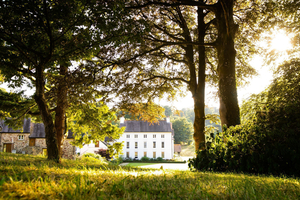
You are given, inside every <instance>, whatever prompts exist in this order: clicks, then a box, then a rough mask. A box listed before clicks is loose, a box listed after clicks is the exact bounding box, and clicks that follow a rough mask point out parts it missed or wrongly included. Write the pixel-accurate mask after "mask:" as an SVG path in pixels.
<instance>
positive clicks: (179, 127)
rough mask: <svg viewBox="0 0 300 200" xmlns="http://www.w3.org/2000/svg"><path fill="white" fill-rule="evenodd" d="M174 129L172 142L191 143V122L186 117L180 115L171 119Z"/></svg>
mask: <svg viewBox="0 0 300 200" xmlns="http://www.w3.org/2000/svg"><path fill="white" fill-rule="evenodd" d="M172 128H173V129H174V143H175V144H180V143H191V142H192V134H193V124H192V123H191V122H189V121H187V119H186V118H184V117H180V118H177V119H175V120H174V121H172Z"/></svg>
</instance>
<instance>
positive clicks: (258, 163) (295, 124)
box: [189, 60, 300, 176]
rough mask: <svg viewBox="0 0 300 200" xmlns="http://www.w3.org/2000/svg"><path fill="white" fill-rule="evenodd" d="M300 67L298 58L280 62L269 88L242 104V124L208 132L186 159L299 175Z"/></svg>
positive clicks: (217, 167)
mask: <svg viewBox="0 0 300 200" xmlns="http://www.w3.org/2000/svg"><path fill="white" fill-rule="evenodd" d="M299 71H300V62H299V61H293V60H292V61H290V62H288V63H285V64H284V65H282V66H280V67H279V69H278V71H277V74H278V75H279V76H278V77H277V78H276V79H274V81H273V82H272V84H271V85H270V86H269V88H268V89H267V90H266V91H264V92H262V93H260V94H258V95H252V96H251V98H250V99H249V100H248V102H246V103H244V104H243V106H242V109H241V111H242V119H243V121H244V124H243V125H239V126H235V127H230V128H228V129H226V130H224V131H223V132H222V133H220V134H218V135H217V136H216V137H215V138H213V137H211V138H210V140H208V141H210V142H207V145H206V148H205V149H204V150H202V151H199V152H198V153H197V157H196V158H195V159H190V160H189V166H190V167H191V168H195V169H197V170H210V171H237V172H247V173H263V174H274V175H279V174H285V175H295V176H300V145H299V143H300V137H299V135H300V92H299V91H300V84H299V82H300V76H299ZM247 120H248V122H247Z"/></svg>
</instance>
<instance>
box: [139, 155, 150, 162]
mask: <svg viewBox="0 0 300 200" xmlns="http://www.w3.org/2000/svg"><path fill="white" fill-rule="evenodd" d="M149 160H150V158H148V157H147V156H144V157H142V158H141V161H149Z"/></svg>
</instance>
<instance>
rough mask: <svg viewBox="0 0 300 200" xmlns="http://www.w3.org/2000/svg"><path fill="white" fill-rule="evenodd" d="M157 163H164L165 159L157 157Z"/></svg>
mask: <svg viewBox="0 0 300 200" xmlns="http://www.w3.org/2000/svg"><path fill="white" fill-rule="evenodd" d="M156 160H157V161H163V160H164V159H163V158H162V157H157V159H156Z"/></svg>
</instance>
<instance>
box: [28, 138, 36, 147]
mask: <svg viewBox="0 0 300 200" xmlns="http://www.w3.org/2000/svg"><path fill="white" fill-rule="evenodd" d="M29 146H35V138H29Z"/></svg>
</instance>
